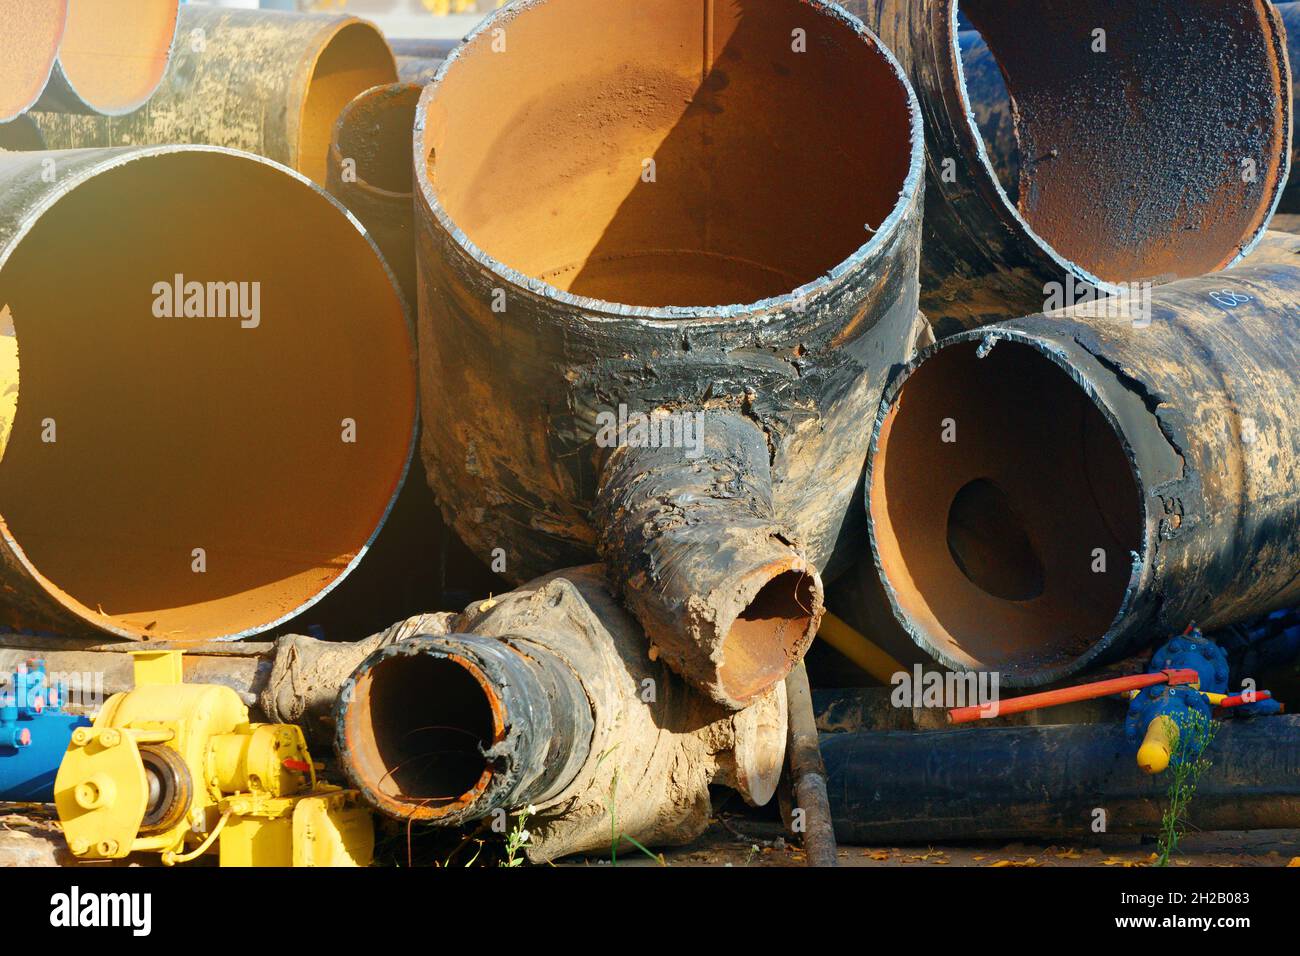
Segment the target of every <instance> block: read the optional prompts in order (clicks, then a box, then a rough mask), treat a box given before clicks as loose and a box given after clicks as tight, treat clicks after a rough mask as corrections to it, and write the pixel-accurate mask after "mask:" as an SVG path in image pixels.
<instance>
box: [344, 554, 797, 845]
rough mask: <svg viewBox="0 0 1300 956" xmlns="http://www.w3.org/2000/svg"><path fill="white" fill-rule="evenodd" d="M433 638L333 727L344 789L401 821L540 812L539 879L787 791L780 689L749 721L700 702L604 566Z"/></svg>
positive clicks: (408, 644) (472, 615)
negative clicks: (781, 785)
mask: <svg viewBox="0 0 1300 956" xmlns="http://www.w3.org/2000/svg"><path fill="white" fill-rule="evenodd" d="M403 626H405V625H403ZM439 626H442V627H445V628H446V629H447V633H446V634H443V635H442V636H438V637H431V636H425V635H421V634H419V633H418V632H417V633H416V634H415V635H414V636H410V637H407V638H404V639H399V640H398V641H397V642H396V643H393V644H390V645H388V646H386V647H383V648H382V649H380V650H378V651H376V652H374V653H372V654H371V655H370V656H369V657H368V658H367V659H366V660H365V662H364V663H362V664H361V666H360V667H359V668H358V669H357V670H356V672H355V673H353V674H352V675H351V676H350V677H349V678H348V679H347V680H346V682H345V683H344V685H343V690H342V693H341V694H340V695H339V699H338V704H337V706H336V709H335V725H336V742H337V750H338V754H339V760H340V763H341V764H342V766H343V769H344V772H345V773H346V774H347V776H348V779H349V780H350V781H351V782H352V783H353V785H354V786H356V787H357V788H358V789H359V790H360V791H361V792H362V794H363V795H365V797H366V798H367V800H369V801H370V802H371V803H373V804H374V805H375V806H376V807H377V808H378V809H379V810H381V811H382V812H384V813H386V814H388V815H389V816H393V817H396V818H398V819H401V820H414V821H425V822H427V823H430V824H435V825H442V826H447V825H453V824H458V823H464V822H467V821H471V820H475V819H480V818H483V817H486V816H492V815H496V814H499V813H506V814H511V815H513V814H517V813H518V812H520V811H521V810H523V809H524V808H526V807H530V805H531V809H530V810H529V816H528V822H527V827H528V830H529V832H530V833H531V834H532V838H531V839H530V841H529V843H528V847H527V852H528V855H529V857H530V858H531V859H533V860H538V861H540V860H550V859H554V858H555V857H558V856H564V855H567V854H571V853H581V852H588V851H599V852H601V853H608V852H609V851H610V842H611V827H613V826H616V827H617V829H618V830H619V831H621V833H622V834H624V835H625V836H627V837H629V838H631V839H633V840H636V841H638V842H639V843H641V844H642V845H643V846H664V845H669V846H671V845H678V844H683V843H689V842H690V841H692V840H694V839H695V838H696V837H698V836H699V834H700V833H701V832H703V830H704V829H705V828H706V827H707V826H708V820H709V816H710V813H711V810H710V798H709V788H710V786H714V785H723V786H728V787H731V788H733V789H735V790H737V791H739V793H740V795H741V797H742V798H743V799H744V800H745V801H746V802H747V803H749V804H751V805H753V806H761V805H763V804H765V803H767V802H768V801H769V800H770V799H771V797H772V795H773V794H774V792H775V790H776V786H777V782H778V780H779V779H780V775H781V767H782V764H783V763H784V757H785V745H786V726H787V714H786V706H787V705H786V694H785V685H784V684H783V683H782V684H778V685H777V686H776V688H774V690H773V691H772V693H770V694H768V695H766V696H765V697H763V698H762V699H761V700H759V701H757V702H755V703H754V704H753V705H752V706H750V707H748V708H746V709H745V710H742V711H739V712H735V711H729V710H726V709H724V708H722V707H720V706H718V705H717V704H715V703H713V702H711V701H709V700H707V699H706V698H704V697H703V696H701V695H700V694H697V693H694V692H693V691H691V690H690V689H689V688H688V687H687V686H686V685H685V684H684V683H683V682H682V681H681V679H680V678H678V677H677V676H676V675H674V674H673V673H672V672H671V671H669V670H668V669H667V668H666V667H665V666H664V665H663V663H662V662H658V661H653V660H651V659H650V658H649V656H648V655H647V654H646V639H645V634H644V633H643V632H642V631H641V629H640V627H638V626H637V624H636V621H635V620H634V619H633V618H632V617H631V616H630V615H628V613H627V612H626V611H624V610H623V609H622V607H621V606H620V605H619V603H618V602H617V600H616V599H615V598H614V596H613V595H612V594H611V593H610V590H609V587H608V585H607V584H606V583H605V574H604V569H602V568H601V567H600V566H598V565H593V566H589V567H585V568H571V569H569V570H567V571H562V572H557V573H556V574H553V575H549V576H547V577H545V578H541V579H539V580H537V581H534V582H532V583H531V584H528V585H525V586H524V587H522V588H520V589H519V590H517V591H512V592H510V593H508V594H504V595H501V596H498V597H495V598H493V599H491V600H488V601H482V602H478V603H476V604H474V605H472V606H471V607H470V608H469V609H468V610H467V611H466V612H465V613H464V614H461V615H456V616H455V617H453V618H450V619H448V620H445V621H443V622H441V624H440V625H439ZM417 630H418V629H417ZM629 846H630V844H629Z"/></svg>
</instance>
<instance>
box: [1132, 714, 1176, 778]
mask: <svg viewBox="0 0 1300 956" xmlns="http://www.w3.org/2000/svg"><path fill="white" fill-rule="evenodd" d="M1177 745H1178V725H1177V724H1176V723H1174V721H1173V718H1171V717H1166V716H1164V715H1163V714H1162V715H1160V716H1159V717H1157V718H1156V719H1155V720H1153V721H1151V723H1150V724H1148V725H1147V735H1146V737H1145V738H1144V739H1143V741H1142V746H1141V747H1139V748H1138V754H1137V762H1138V766H1139V767H1141V768H1142V769H1143V770H1145V771H1146V772H1147V773H1151V774H1156V773H1161V772H1163V771H1164V769H1165V768H1166V767H1168V766H1169V759H1170V758H1171V757H1172V756H1173V753H1174V747H1176V746H1177Z"/></svg>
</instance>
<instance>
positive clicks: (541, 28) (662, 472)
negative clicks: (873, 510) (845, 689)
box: [415, 0, 923, 707]
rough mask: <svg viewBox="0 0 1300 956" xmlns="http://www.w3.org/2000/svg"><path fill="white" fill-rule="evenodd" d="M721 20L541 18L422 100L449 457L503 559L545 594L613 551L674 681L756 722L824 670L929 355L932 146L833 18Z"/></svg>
mask: <svg viewBox="0 0 1300 956" xmlns="http://www.w3.org/2000/svg"><path fill="white" fill-rule="evenodd" d="M706 11H707V15H706V16H703V17H702V16H701V8H700V4H699V3H697V2H694V0H653V2H649V3H637V4H610V3H607V2H604V0H525V2H520V3H515V4H513V5H511V6H509V7H506V8H504V9H502V10H500V11H498V12H497V13H496V14H494V15H493V16H492V17H489V18H488V19H487V20H486V21H485V22H484V23H483V24H482V25H481V26H480V27H479V28H478V29H477V30H476V31H475V32H474V33H472V34H471V35H470V37H468V38H467V40H466V41H465V43H464V44H463V45H461V46H460V47H458V48H457V49H456V50H454V51H453V52H452V53H451V54H450V56H449V58H448V60H447V61H446V63H445V64H444V65H443V67H442V69H441V71H440V73H439V74H438V77H437V78H436V79H435V81H434V82H433V83H431V84H430V85H429V86H427V87H426V88H425V91H424V94H423V96H422V99H421V102H420V107H419V110H418V111H417V115H416V135H415V155H416V157H417V161H416V177H417V184H418V196H417V203H418V207H417V208H418V210H419V215H418V221H417V225H416V228H417V233H418V237H417V238H418V245H417V258H418V262H419V269H420V336H421V349H422V359H421V365H422V369H423V371H422V375H423V376H424V380H425V383H426V387H425V388H424V389H422V392H423V403H424V405H423V408H424V416H423V420H424V438H423V454H424V459H425V462H426V465H427V466H428V469H429V476H430V482H431V484H432V485H433V487H434V489H435V491H436V493H437V495H438V498H439V500H440V501H441V503H442V506H443V508H444V511H445V513H446V514H447V516H448V519H449V520H450V521H453V522H454V523H455V526H456V528H457V530H458V531H459V532H460V534H461V535H462V537H464V538H465V539H466V541H467V542H468V543H469V544H470V545H471V547H473V548H474V549H475V550H476V551H477V552H478V553H479V554H481V555H483V556H485V557H486V556H488V555H490V554H492V553H493V551H494V550H495V549H498V548H499V549H501V551H502V552H503V553H504V560H505V566H506V571H505V573H506V575H507V576H508V577H510V578H512V579H513V580H525V579H527V578H529V577H531V576H533V575H535V574H538V573H542V572H545V571H546V570H549V569H551V568H554V567H556V566H563V565H565V564H574V563H580V562H582V561H589V560H591V558H592V557H593V556H594V555H595V553H596V551H597V549H598V548H599V550H600V553H601V554H602V555H603V556H604V557H605V558H606V559H607V560H608V562H609V564H610V565H611V573H612V580H614V581H615V583H616V585H617V586H618V587H619V588H620V589H622V588H624V586H626V590H627V594H628V600H629V604H630V606H631V607H632V608H633V609H634V612H635V613H636V614H637V615H638V617H639V618H640V620H641V621H642V623H643V624H644V625H645V627H646V628H647V631H648V632H649V634H650V637H651V640H652V641H653V642H654V644H655V645H656V647H657V648H658V650H659V652H660V653H662V654H663V655H664V657H665V659H666V660H667V661H668V662H669V664H670V666H673V667H675V668H678V669H679V671H680V672H681V673H682V674H683V675H684V676H685V677H686V678H687V679H688V680H689V681H690V682H692V683H693V684H695V685H696V686H697V687H700V688H703V689H704V690H705V691H706V692H707V693H709V694H710V695H712V696H713V697H714V699H716V700H718V701H720V702H722V703H724V704H727V705H728V706H732V707H736V706H741V705H743V704H744V703H745V702H746V701H747V700H749V699H752V698H753V697H755V696H757V695H759V694H761V693H763V692H764V691H765V690H766V689H767V688H768V687H770V686H772V685H773V684H775V683H776V682H779V681H780V680H781V679H782V677H784V675H785V674H786V673H788V672H789V669H790V667H792V666H793V664H794V663H795V661H796V660H798V658H799V655H800V654H801V653H802V651H803V649H804V648H806V646H807V643H808V641H809V640H810V639H811V637H812V634H813V633H814V632H815V627H816V619H817V616H818V614H819V611H820V591H821V584H820V581H819V580H818V572H819V571H821V570H823V569H825V567H826V565H827V563H828V562H829V561H830V560H831V558H832V555H833V554H834V553H835V552H836V549H837V545H839V547H840V550H841V552H850V551H853V550H854V542H855V540H860V538H861V523H860V522H861V512H860V510H858V509H856V508H851V507H850V502H851V500H852V498H853V496H854V489H855V487H856V486H857V484H858V482H859V479H860V476H861V466H862V462H863V460H864V459H865V454H866V438H867V436H866V435H865V434H864V433H863V431H862V429H860V428H859V427H857V424H858V423H859V422H860V420H861V418H862V417H863V416H864V415H869V414H870V411H871V409H874V408H875V407H876V404H877V398H878V396H879V394H880V391H881V389H882V387H883V383H884V378H885V375H886V373H887V371H888V370H889V368H890V367H891V366H892V365H894V364H896V363H901V362H902V361H904V360H905V359H906V357H907V356H908V355H909V354H910V351H911V348H912V342H913V338H914V325H915V323H916V321H917V308H916V295H917V285H916V281H917V279H916V263H917V257H918V242H919V236H920V203H921V163H922V153H923V148H922V142H921V123H920V115H919V112H918V109H917V104H916V100H915V97H914V96H913V94H912V92H911V90H910V88H909V86H908V84H907V81H906V78H905V77H904V76H903V75H902V73H901V71H900V70H899V68H898V66H897V64H896V63H895V61H894V60H893V58H892V57H891V56H890V54H889V53H888V51H886V50H885V49H884V47H883V46H881V45H880V44H879V43H878V41H877V40H876V39H875V38H874V37H873V36H871V35H870V34H869V33H867V32H866V31H865V30H863V29H862V27H861V24H859V23H858V22H857V21H855V20H853V19H852V18H851V17H848V16H846V15H845V14H844V13H843V12H842V11H841V10H840V9H839V8H838V7H836V6H834V5H833V4H830V3H825V2H822V0H811V2H803V0H719V2H717V3H712V4H709V5H708V6H707V7H706ZM611 38H613V39H611ZM578 51H581V52H580V55H578ZM828 87H834V88H836V89H837V90H838V91H839V93H838V95H837V96H836V97H835V98H834V99H833V101H831V102H827V100H826V97H825V90H826V89H827V88H828ZM652 432H653V435H652ZM665 435H668V437H667V438H666V439H665V438H664V436H665ZM597 506H599V511H598V514H597V516H596V517H595V518H594V519H593V510H594V509H596V508H597ZM741 527H743V528H745V529H747V531H748V536H747V537H746V536H743V535H741V534H740V532H739V531H738V530H736V531H734V532H733V531H729V529H739V528H741ZM755 602H758V603H757V604H755ZM735 621H744V622H750V623H752V627H749V628H748V630H749V632H750V636H749V637H747V636H745V635H743V634H741V633H739V632H738V631H737V629H736V628H734V627H732V626H731V625H732V623H733V622H735ZM751 638H752V639H753V641H754V642H756V643H754V644H753V645H752V646H746V645H750V640H751ZM729 639H730V640H731V647H728V640H729ZM728 661H730V664H729V663H728Z"/></svg>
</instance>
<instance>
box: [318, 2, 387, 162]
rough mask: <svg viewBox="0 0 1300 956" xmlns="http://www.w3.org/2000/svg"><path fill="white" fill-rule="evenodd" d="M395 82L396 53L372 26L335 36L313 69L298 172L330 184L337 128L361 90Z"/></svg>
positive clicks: (358, 24) (359, 25)
mask: <svg viewBox="0 0 1300 956" xmlns="http://www.w3.org/2000/svg"><path fill="white" fill-rule="evenodd" d="M394 79H396V74H395V73H394V66H393V55H392V52H391V51H390V50H389V49H388V46H387V44H386V43H385V42H384V37H383V35H382V34H381V33H380V32H379V31H378V30H376V29H375V28H374V26H373V25H372V24H369V23H366V22H363V21H354V22H351V23H348V24H347V25H345V26H344V27H343V28H342V29H341V30H339V31H338V32H337V33H336V34H334V36H333V37H331V38H330V41H329V43H328V44H326V46H325V48H324V49H323V50H321V52H320V55H319V56H318V57H317V58H316V62H315V63H314V64H313V65H312V71H311V79H310V80H309V81H308V87H307V96H306V98H305V99H304V100H303V103H302V112H301V114H300V116H299V118H298V123H299V132H298V155H299V163H298V170H299V172H301V173H303V174H304V175H305V176H307V177H308V178H310V179H311V180H312V181H313V182H317V183H324V182H325V169H326V163H327V162H328V161H329V148H330V138H331V137H332V136H333V134H334V124H335V123H336V122H337V121H338V118H339V114H340V113H342V112H343V109H344V107H346V106H347V105H348V104H349V103H350V102H352V99H353V98H354V97H355V96H356V95H357V94H358V93H359V92H361V91H362V90H366V89H369V88H370V87H372V86H377V85H379V84H381V83H387V82H391V81H392V80H394Z"/></svg>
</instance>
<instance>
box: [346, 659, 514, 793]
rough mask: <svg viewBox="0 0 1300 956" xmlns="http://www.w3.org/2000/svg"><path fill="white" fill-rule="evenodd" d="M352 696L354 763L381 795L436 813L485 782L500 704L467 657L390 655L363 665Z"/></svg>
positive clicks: (498, 726) (349, 730)
mask: <svg viewBox="0 0 1300 956" xmlns="http://www.w3.org/2000/svg"><path fill="white" fill-rule="evenodd" d="M353 700H354V704H353V705H352V706H351V707H350V708H348V710H347V711H346V712H345V717H344V719H345V721H346V723H347V725H348V726H347V727H346V728H344V731H345V733H346V735H347V738H348V739H349V740H350V741H351V746H350V747H349V749H348V754H349V757H348V759H349V760H350V762H351V769H352V772H353V773H355V774H357V775H358V776H359V777H361V778H362V779H364V780H366V781H367V782H368V783H369V784H370V785H371V786H372V787H373V789H374V790H375V791H376V792H377V793H378V794H380V795H381V797H382V798H384V799H385V800H386V801H390V802H392V803H393V804H396V805H398V806H402V805H413V806H418V807H420V808H421V810H422V811H423V812H422V813H421V819H437V818H438V817H441V816H445V815H446V814H448V813H451V812H452V811H454V810H457V809H460V808H463V807H465V806H468V805H469V804H471V803H473V802H474V800H475V799H476V798H477V797H478V796H479V795H480V794H482V792H483V791H484V790H485V789H486V788H487V785H488V783H489V781H490V780H491V779H492V772H493V771H492V768H491V767H489V766H488V762H487V759H486V758H485V757H484V756H483V752H484V751H485V750H487V749H488V748H489V747H491V746H492V745H493V743H495V742H496V741H497V740H498V739H500V737H501V736H502V730H503V728H502V726H501V722H500V713H501V704H500V702H499V701H495V698H494V696H493V694H492V690H491V685H490V684H489V682H488V681H487V679H486V678H485V677H484V676H483V675H482V673H481V672H479V671H478V669H477V668H475V667H474V665H473V664H471V663H470V662H468V661H466V660H464V659H460V658H453V657H433V656H430V655H424V654H412V655H401V656H398V657H390V658H387V659H385V660H382V661H380V662H379V663H377V664H376V665H375V666H374V667H371V668H369V669H368V670H365V671H363V673H362V675H361V676H359V677H358V678H357V680H356V684H355V690H354V697H353Z"/></svg>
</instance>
